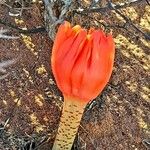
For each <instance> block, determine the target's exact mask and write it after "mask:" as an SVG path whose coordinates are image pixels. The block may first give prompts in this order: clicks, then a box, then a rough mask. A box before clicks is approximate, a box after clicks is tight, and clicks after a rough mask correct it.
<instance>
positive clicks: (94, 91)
mask: <svg viewBox="0 0 150 150" xmlns="http://www.w3.org/2000/svg"><path fill="white" fill-rule="evenodd" d="M114 54H115V45H114V41H113V38H112V35H110V34H109V35H105V33H104V32H103V31H101V30H95V29H90V30H89V31H87V30H85V29H83V28H81V27H80V26H79V25H76V26H74V27H71V25H70V23H69V22H66V21H65V22H64V23H63V24H62V25H60V27H59V29H58V32H57V35H56V39H55V41H54V46H53V50H52V70H53V73H54V77H55V79H56V82H57V85H58V87H59V89H60V90H61V91H62V93H63V95H64V96H69V97H74V98H76V99H79V100H84V101H86V102H89V101H90V100H92V99H94V98H96V97H97V95H98V94H99V93H100V92H101V91H102V90H103V88H104V87H105V85H106V84H107V82H108V81H109V78H110V76H111V73H112V68H113V62H114Z"/></svg>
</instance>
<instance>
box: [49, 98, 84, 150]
mask: <svg viewBox="0 0 150 150" xmlns="http://www.w3.org/2000/svg"><path fill="white" fill-rule="evenodd" d="M86 104H87V103H86V102H84V101H81V100H77V99H73V98H70V97H65V98H64V104H63V110H62V115H61V118H60V123H59V128H58V132H57V135H56V139H55V142H54V145H53V149H52V150H71V147H72V144H73V142H74V139H75V136H76V133H77V131H78V128H79V125H80V121H81V118H82V115H83V112H84V108H85V106H86Z"/></svg>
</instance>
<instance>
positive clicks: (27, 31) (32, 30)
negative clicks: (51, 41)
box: [0, 19, 46, 34]
mask: <svg viewBox="0 0 150 150" xmlns="http://www.w3.org/2000/svg"><path fill="white" fill-rule="evenodd" d="M0 24H3V25H5V26H7V27H10V28H12V29H15V30H17V32H18V33H23V34H34V33H39V32H45V31H46V30H45V27H37V28H34V29H28V30H24V29H21V28H19V27H17V26H15V25H13V24H11V23H10V22H5V21H3V20H2V19H0Z"/></svg>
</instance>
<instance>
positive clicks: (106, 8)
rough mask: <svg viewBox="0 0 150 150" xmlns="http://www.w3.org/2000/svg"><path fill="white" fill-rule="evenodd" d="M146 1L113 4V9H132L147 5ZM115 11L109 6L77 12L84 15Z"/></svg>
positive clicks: (135, 0) (136, 0) (138, 0)
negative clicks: (132, 7)
mask: <svg viewBox="0 0 150 150" xmlns="http://www.w3.org/2000/svg"><path fill="white" fill-rule="evenodd" d="M145 2H146V1H145V0H132V1H131V2H130V3H122V4H120V5H115V4H113V7H114V8H115V9H121V8H126V7H130V6H135V5H137V4H142V3H145ZM111 10H113V8H110V7H109V6H108V5H107V6H106V7H100V8H91V9H83V10H82V9H78V10H76V11H82V12H84V13H95V12H101V13H104V12H106V11H107V12H109V11H111Z"/></svg>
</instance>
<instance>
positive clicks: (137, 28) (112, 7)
mask: <svg viewBox="0 0 150 150" xmlns="http://www.w3.org/2000/svg"><path fill="white" fill-rule="evenodd" d="M108 7H109V8H110V9H112V10H114V11H115V12H116V13H117V14H118V15H120V16H121V17H122V18H123V19H124V20H125V21H126V23H128V24H130V25H131V26H132V27H133V28H134V29H136V30H137V31H138V32H139V33H141V34H142V35H143V36H144V37H145V38H146V39H147V40H150V36H149V35H147V34H146V33H144V32H143V31H142V30H141V29H140V28H139V27H137V26H136V25H135V24H133V22H132V21H131V19H130V18H128V17H126V16H125V15H123V14H122V13H121V12H120V11H119V10H117V9H116V8H115V7H114V5H113V3H111V2H110V1H108Z"/></svg>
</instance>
